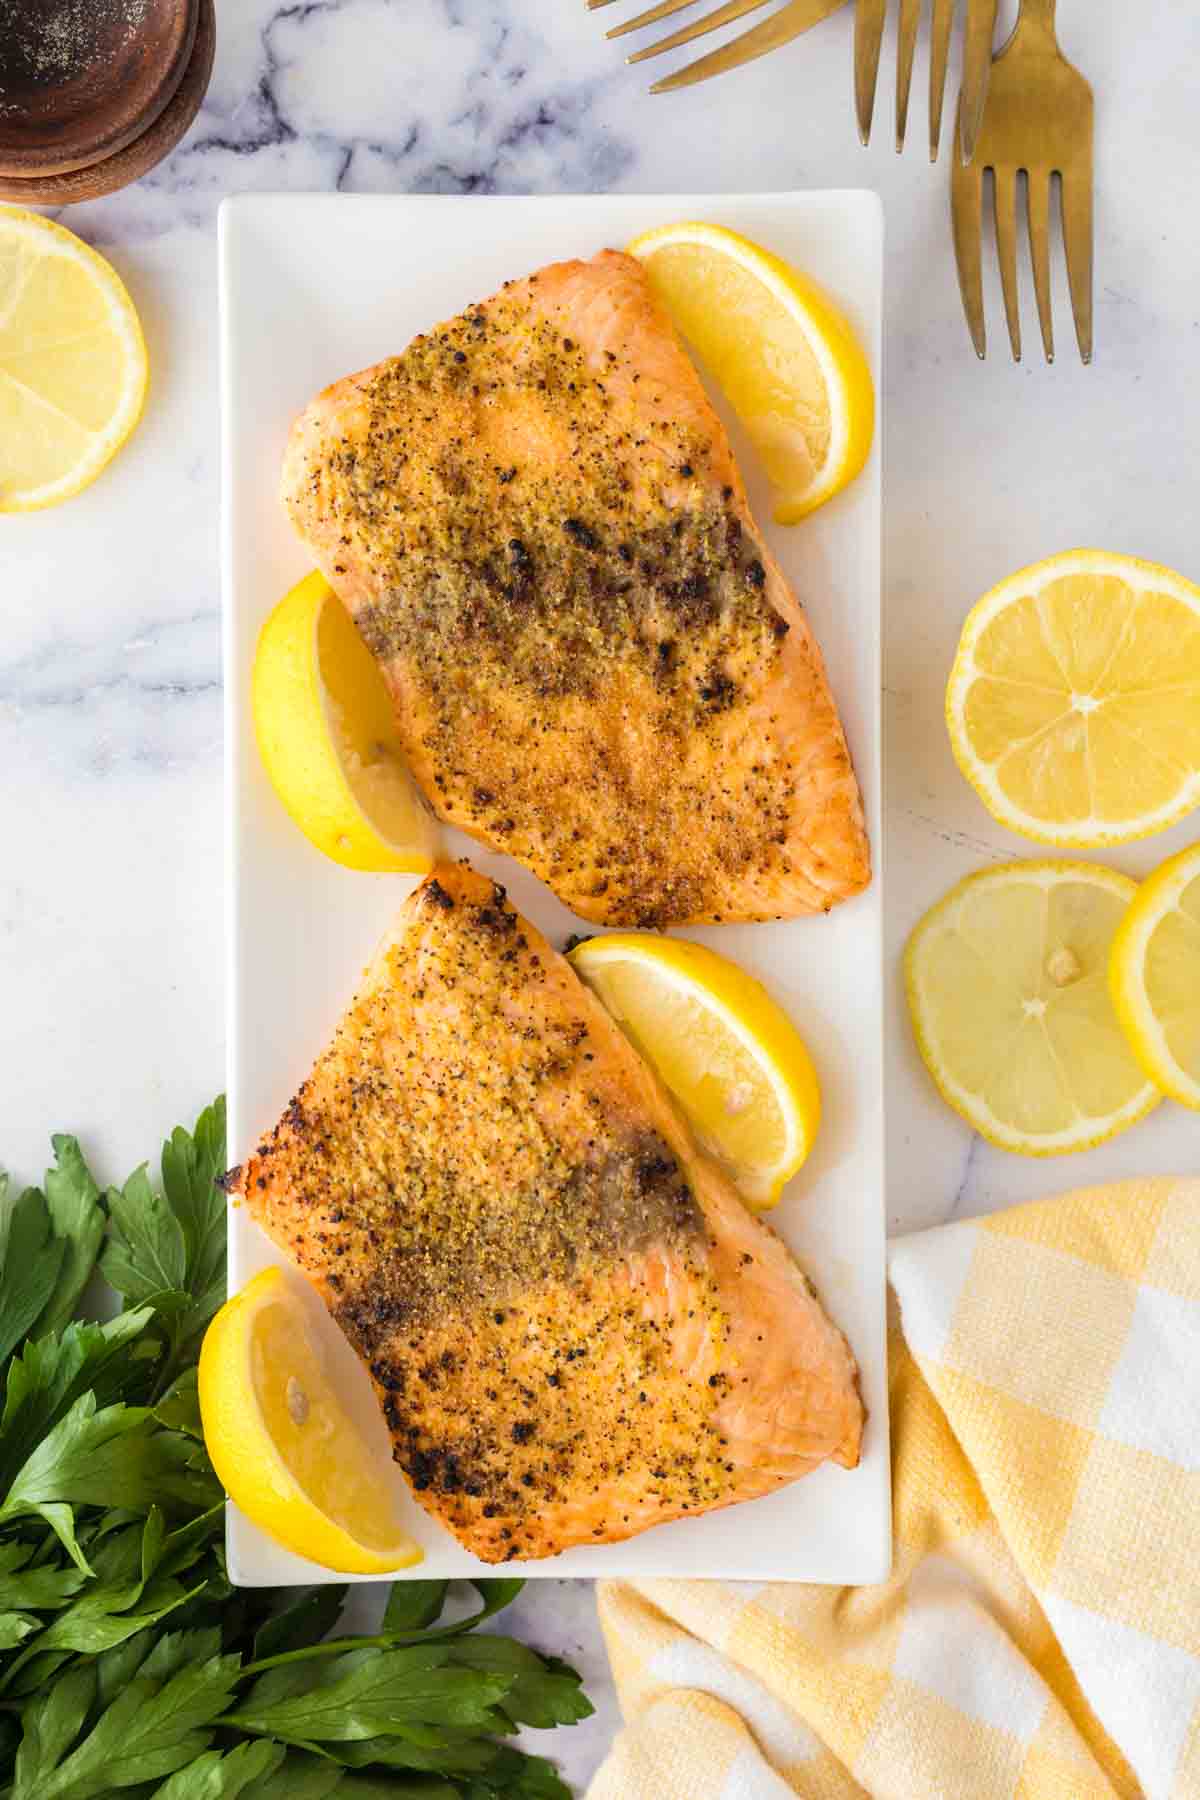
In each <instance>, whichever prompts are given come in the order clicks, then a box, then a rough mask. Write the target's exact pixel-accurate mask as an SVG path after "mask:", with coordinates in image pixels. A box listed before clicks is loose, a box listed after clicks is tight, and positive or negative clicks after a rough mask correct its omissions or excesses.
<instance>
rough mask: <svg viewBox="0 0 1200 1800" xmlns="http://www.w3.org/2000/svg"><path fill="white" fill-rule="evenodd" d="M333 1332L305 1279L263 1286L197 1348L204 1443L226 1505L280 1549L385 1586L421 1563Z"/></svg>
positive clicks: (252, 1289)
mask: <svg viewBox="0 0 1200 1800" xmlns="http://www.w3.org/2000/svg"><path fill="white" fill-rule="evenodd" d="M336 1329H337V1328H336V1326H335V1325H334V1324H333V1321H332V1320H331V1319H330V1318H329V1317H328V1315H327V1314H326V1312H325V1309H324V1307H323V1306H322V1305H321V1302H320V1301H319V1300H318V1299H317V1297H316V1295H315V1294H312V1293H310V1292H309V1291H308V1290H307V1289H306V1288H302V1286H301V1283H300V1281H299V1279H298V1278H289V1277H288V1276H287V1275H285V1274H284V1272H283V1270H282V1269H264V1270H263V1272H262V1274H261V1275H256V1276H255V1278H254V1280H253V1281H251V1282H250V1283H249V1285H248V1286H246V1287H245V1288H243V1289H242V1291H241V1293H240V1294H237V1295H235V1297H234V1298H233V1299H232V1300H228V1301H226V1303H225V1305H224V1306H223V1307H222V1308H221V1310H220V1312H219V1313H218V1314H217V1316H216V1318H215V1319H214V1320H213V1322H212V1324H211V1325H210V1326H209V1328H208V1332H207V1334H206V1335H205V1339H204V1343H203V1345H202V1347H201V1351H200V1413H201V1417H202V1419H203V1422H204V1441H205V1443H206V1444H207V1446H208V1454H209V1456H210V1457H211V1458H212V1465H213V1468H214V1469H215V1470H216V1472H217V1476H218V1478H219V1479H220V1481H221V1483H222V1485H223V1486H224V1488H225V1491H226V1492H227V1493H228V1495H229V1497H230V1499H231V1500H232V1501H234V1503H235V1504H236V1505H237V1506H240V1507H241V1509H242V1511H243V1512H244V1513H245V1514H246V1517H247V1518H248V1519H251V1520H253V1522H254V1524H256V1525H258V1526H260V1527H261V1528H262V1530H263V1531H265V1532H267V1533H268V1534H269V1535H270V1536H271V1537H273V1538H274V1539H275V1540H276V1542H277V1543H280V1544H283V1545H284V1546H285V1548H286V1549H288V1550H294V1551H295V1553H296V1554H297V1555H298V1556H306V1557H307V1558H308V1559H309V1561H310V1562H315V1563H320V1564H321V1565H322V1566H323V1567H324V1568H327V1569H336V1570H337V1571H338V1572H339V1573H340V1574H344V1575H383V1574H386V1573H387V1572H388V1571H389V1570H391V1569H405V1568H409V1567H411V1565H412V1564H413V1563H417V1562H420V1561H421V1559H422V1556H423V1554H424V1553H423V1551H422V1550H421V1547H420V1545H419V1544H416V1543H414V1542H413V1540H412V1539H411V1538H410V1537H408V1536H407V1535H406V1533H405V1532H404V1531H403V1530H402V1529H401V1528H400V1526H399V1524H398V1522H397V1520H396V1517H395V1506H394V1496H395V1493H396V1478H395V1472H394V1470H393V1468H392V1463H391V1459H390V1457H389V1455H388V1451H387V1447H386V1433H385V1431H384V1427H383V1422H382V1420H380V1421H379V1443H378V1444H372V1443H370V1442H369V1441H368V1438H367V1435H366V1434H365V1433H364V1432H363V1431H362V1430H361V1429H360V1427H359V1425H358V1423H357V1422H356V1421H355V1419H353V1418H352V1417H351V1416H350V1414H349V1412H348V1411H347V1410H346V1407H345V1405H344V1404H343V1401H342V1400H341V1398H340V1397H339V1386H340V1385H341V1384H340V1383H339V1382H338V1381H337V1380H336V1379H335V1375H334V1372H333V1371H332V1370H331V1367H330V1350H331V1349H332V1345H331V1343H330V1339H331V1336H332V1334H334V1333H335V1332H336ZM339 1347H340V1346H339Z"/></svg>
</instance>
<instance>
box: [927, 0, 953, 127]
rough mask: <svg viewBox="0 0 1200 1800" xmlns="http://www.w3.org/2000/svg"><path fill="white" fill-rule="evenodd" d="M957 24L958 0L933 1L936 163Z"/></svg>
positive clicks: (931, 95) (932, 106)
mask: <svg viewBox="0 0 1200 1800" xmlns="http://www.w3.org/2000/svg"><path fill="white" fill-rule="evenodd" d="M953 24H954V0H933V38H932V41H931V43H930V46H929V160H930V162H936V161H937V159H938V149H939V147H940V145H941V141H942V108H943V106H944V104H945V99H946V69H947V66H948V64H949V61H950V31H951V27H952V26H953Z"/></svg>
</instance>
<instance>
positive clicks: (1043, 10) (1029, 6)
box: [1017, 0, 1058, 38]
mask: <svg viewBox="0 0 1200 1800" xmlns="http://www.w3.org/2000/svg"><path fill="white" fill-rule="evenodd" d="M1057 10H1058V0H1021V12H1020V17H1019V18H1018V19H1017V30H1018V31H1021V30H1022V29H1025V28H1028V29H1032V30H1035V31H1042V32H1044V33H1045V34H1046V35H1047V36H1048V37H1051V38H1053V37H1054V35H1055V33H1054V15H1055V13H1056V12H1057Z"/></svg>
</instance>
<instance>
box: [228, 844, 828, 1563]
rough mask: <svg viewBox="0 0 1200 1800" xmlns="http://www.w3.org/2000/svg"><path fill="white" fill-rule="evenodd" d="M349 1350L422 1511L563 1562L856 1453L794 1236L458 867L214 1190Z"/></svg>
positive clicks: (824, 1323)
mask: <svg viewBox="0 0 1200 1800" xmlns="http://www.w3.org/2000/svg"><path fill="white" fill-rule="evenodd" d="M226 1185H227V1187H228V1188H229V1189H230V1190H231V1191H233V1192H235V1193H237V1194H240V1195H241V1196H242V1197H243V1199H244V1200H245V1202H246V1204H247V1205H248V1206H249V1208H250V1210H251V1211H252V1213H253V1215H254V1217H255V1218H256V1219H257V1220H258V1221H259V1222H260V1223H261V1224H262V1225H263V1226H264V1227H265V1228H266V1230H267V1231H268V1232H269V1233H270V1235H271V1237H272V1238H274V1240H275V1241H276V1243H278V1244H279V1245H281V1246H282V1247H283V1249H284V1250H286V1251H287V1252H288V1254H289V1255H290V1256H291V1257H292V1258H293V1259H294V1261H295V1262H296V1263H297V1264H298V1265H299V1267H300V1268H301V1269H302V1270H303V1271H304V1273H305V1274H306V1275H308V1276H309V1278H310V1279H311V1280H312V1281H313V1283H314V1284H315V1285H316V1287H317V1288H318V1290H319V1291H320V1293H321V1295H322V1297H323V1299H324V1300H325V1303H326V1305H327V1306H328V1307H329V1310H330V1312H331V1313H332V1314H333V1316H334V1318H335V1319H336V1320H337V1322H338V1324H339V1325H340V1326H341V1328H342V1330H343V1331H344V1332H345V1334H346V1336H347V1337H348V1338H349V1340H350V1342H351V1344H352V1345H353V1346H354V1348H355V1349H356V1350H357V1352H358V1354H359V1356H360V1357H361V1358H362V1360H363V1362H364V1363H365V1364H366V1365H367V1367H368V1369H369V1370H370V1373H371V1378H372V1380H373V1382H374V1384H375V1388H376V1391H377V1394H378V1397H379V1400H380V1404H381V1406H382V1408H383V1412H384V1416H385V1418H386V1420H387V1424H388V1427H389V1430H390V1431H391V1435H392V1441H393V1446H394V1449H393V1454H394V1456H395V1459H396V1461H397V1462H398V1463H399V1464H400V1466H401V1468H402V1469H403V1470H404V1473H405V1475H406V1476H407V1477H408V1480H409V1482H410V1483H411V1485H412V1487H413V1489H414V1491H415V1492H416V1494H417V1497H418V1499H419V1500H420V1501H421V1504H422V1505H423V1506H425V1507H426V1508H427V1510H428V1511H429V1512H431V1513H433V1514H434V1516H435V1517H436V1518H438V1519H440V1520H441V1521H442V1522H443V1523H444V1524H445V1525H447V1526H448V1527H449V1528H450V1530H451V1531H452V1532H453V1533H454V1534H455V1536H456V1537H458V1538H459V1539H460V1541H461V1542H462V1543H463V1544H465V1545H466V1546H467V1548H468V1549H469V1550H472V1551H474V1552H475V1554H476V1555H477V1556H480V1557H482V1558H484V1559H485V1560H486V1561H488V1562H503V1561H507V1560H509V1559H510V1558H513V1557H540V1556H550V1555H553V1554H554V1553H555V1552H557V1551H560V1550H564V1549H566V1548H567V1547H568V1546H570V1545H572V1544H590V1543H604V1542H611V1541H612V1540H614V1539H618V1538H626V1537H631V1536H633V1535H634V1534H635V1533H636V1532H639V1531H644V1530H645V1529H646V1528H647V1526H650V1525H655V1524H658V1523H660V1522H661V1521H663V1520H667V1519H675V1518H680V1517H682V1516H685V1515H688V1514H696V1513H704V1512H708V1511H710V1510H711V1509H712V1508H714V1507H719V1506H729V1505H731V1504H733V1503H734V1502H735V1501H738V1500H748V1499H752V1498H753V1497H755V1496H756V1495H760V1494H766V1493H770V1492H771V1491H772V1489H774V1488H777V1487H780V1486H781V1485H782V1484H784V1483H785V1482H789V1481H794V1480H795V1479H796V1478H797V1477H798V1476H800V1475H804V1474H806V1473H807V1472H808V1471H809V1470H810V1469H813V1468H815V1467H816V1466H817V1464H818V1463H822V1462H824V1461H826V1460H827V1459H830V1458H832V1459H833V1460H834V1461H835V1462H839V1463H841V1464H843V1465H844V1466H846V1467H850V1466H852V1465H853V1464H854V1463H855V1462H856V1461H857V1460H858V1454H859V1442H860V1439H861V1436H862V1428H863V1407H862V1402H861V1400H860V1398H859V1391H858V1384H857V1370H856V1366H855V1362H854V1358H853V1356H852V1355H851V1353H850V1350H849V1348H848V1346H847V1344H846V1341H845V1339H844V1338H843V1336H842V1334H841V1332H840V1331H838V1329H837V1328H836V1326H834V1325H832V1324H831V1323H830V1321H829V1319H828V1318H827V1317H826V1316H825V1313H824V1312H823V1311H822V1309H821V1307H820V1305H819V1303H818V1302H817V1300H816V1299H815V1297H814V1294H813V1289H812V1286H811V1283H810V1282H809V1281H808V1280H807V1278H806V1277H805V1275H804V1274H803V1273H802V1272H801V1270H800V1269H799V1268H798V1267H797V1265H796V1263H795V1262H794V1261H793V1260H792V1257H791V1255H790V1254H789V1252H788V1251H787V1250H786V1249H785V1247H784V1245H783V1243H782V1242H781V1241H780V1239H779V1238H778V1237H777V1236H776V1235H775V1233H774V1232H773V1231H771V1230H770V1229H769V1228H768V1227H767V1226H766V1225H764V1224H763V1223H762V1222H761V1221H760V1220H759V1219H757V1218H755V1217H754V1216H753V1215H752V1214H751V1213H749V1212H748V1211H747V1210H746V1208H745V1207H744V1206H743V1205H742V1203H741V1202H740V1201H739V1199H738V1197H737V1194H736V1193H735V1191H734V1189H733V1188H732V1187H731V1185H730V1183H729V1181H728V1180H727V1179H726V1177H725V1176H724V1174H723V1173H722V1172H721V1171H720V1170H719V1169H718V1168H717V1167H716V1166H715V1165H714V1164H713V1163H712V1162H710V1161H709V1160H708V1159H707V1158H706V1157H705V1156H703V1155H701V1154H700V1152H699V1151H698V1150H697V1148H696V1146H695V1144H694V1143H693V1142H692V1140H691V1138H690V1136H689V1134H688V1131H687V1130H686V1128H685V1127H684V1125H683V1124H682V1123H681V1122H680V1119H679V1117H678V1116H677V1114H676V1113H675V1112H674V1110H673V1109H672V1106H671V1104H670V1102H669V1101H668V1100H667V1098H666V1096H665V1094H664V1092H663V1090H662V1089H661V1088H660V1086H659V1085H658V1082H657V1079H656V1078H655V1076H654V1075H653V1074H652V1073H651V1071H650V1070H649V1069H648V1068H647V1066H646V1064H645V1063H643V1061H642V1060H641V1058H640V1057H639V1056H638V1054H637V1053H636V1051H635V1050H634V1049H633V1047H632V1045H631V1044H630V1043H629V1042H628V1040H627V1039H626V1038H625V1037H624V1036H623V1035H622V1034H621V1032H620V1030H619V1029H618V1027H617V1026H616V1025H615V1024H614V1023H613V1021H612V1020H611V1019H610V1017H609V1015H608V1014H607V1013H606V1012H605V1011H604V1009H603V1007H602V1006H601V1005H600V1003H599V1001H598V1000H597V999H596V998H595V996H594V995H593V994H592V993H591V991H590V990H589V989H588V988H586V987H585V986H584V985H583V983H582V982H581V981H580V980H579V979H578V977H577V976H576V975H575V973H574V970H573V969H572V968H571V967H570V964H569V963H567V962H566V960H565V959H564V958H563V957H561V956H559V955H557V954H556V953H555V951H553V950H552V949H551V948H550V946H549V944H548V943H547V942H546V940H545V939H544V938H543V937H542V936H541V935H540V933H539V932H538V931H536V930H535V929H534V927H533V926H532V925H530V924H529V923H528V921H527V920H525V919H523V918H522V917H520V915H519V914H518V913H517V912H515V911H514V909H513V907H512V906H511V905H510V904H509V902H508V901H507V899H506V897H505V893H504V890H503V888H501V887H497V886H495V885H493V883H492V882H490V881H488V880H486V879H485V878H484V877H482V876H480V875H478V874H476V873H475V872H474V871H472V870H471V869H470V868H468V867H467V866H466V865H464V864H443V865H441V866H439V867H437V868H436V869H435V871H434V873H433V874H432V875H431V876H430V877H429V878H428V879H427V880H426V881H425V882H424V883H423V884H422V886H421V887H419V888H418V889H417V890H416V892H415V893H414V894H413V895H412V897H411V898H410V899H409V900H408V901H407V902H406V903H405V905H404V906H403V908H402V909H401V912H400V916H399V918H398V920H397V922H396V925H395V927H394V929H393V931H392V932H391V933H390V935H389V937H388V938H387V940H386V941H385V943H384V944H383V946H382V948H381V949H380V951H379V953H378V955H377V957H376V959H375V961H374V962H373V963H372V965H371V967H370V968H369V969H368V970H367V972H366V976H365V978H364V982H363V985H362V988H361V990H360V992H359V994H358V996H357V998H356V999H355V1001H354V1002H353V1004H352V1005H351V1007H350V1010H349V1011H348V1013H347V1014H346V1016H345V1018H344V1019H343V1021H342V1023H341V1025H340V1027H339V1028H338V1031H337V1033H336V1035H335V1037H334V1039H333V1042H332V1044H331V1045H330V1047H329V1048H328V1049H327V1050H326V1051H325V1053H324V1055H322V1056H321V1058H320V1060H319V1061H318V1062H317V1065H316V1067H315V1068H314V1070H313V1072H312V1074H311V1076H310V1077H309V1079H308V1080H307V1081H306V1082H305V1083H304V1085H303V1086H302V1087H301V1089H300V1091H299V1092H298V1093H297V1095H296V1096H295V1098H294V1099H293V1101H292V1102H291V1104H290V1105H289V1107H288V1109H287V1111H286V1112H285V1113H284V1115H283V1117H282V1119H280V1121H279V1123H278V1124H277V1125H276V1126H275V1127H274V1128H273V1129H272V1130H271V1131H270V1132H269V1133H267V1134H266V1135H265V1136H264V1138H263V1140H262V1142H261V1143H260V1144H259V1145H258V1147H257V1149H256V1150H255V1152H254V1154H253V1155H252V1156H251V1157H250V1158H249V1160H248V1161H247V1162H246V1163H245V1165H244V1166H242V1167H239V1168H237V1169H235V1170H232V1171H231V1172H230V1174H229V1175H228V1176H227V1177H226Z"/></svg>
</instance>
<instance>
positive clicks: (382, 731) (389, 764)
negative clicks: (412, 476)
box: [252, 574, 435, 874]
mask: <svg viewBox="0 0 1200 1800" xmlns="http://www.w3.org/2000/svg"><path fill="white" fill-rule="evenodd" d="M252 704H253V712H254V729H255V733H256V735H257V738H258V747H259V750H260V751H261V753H262V759H263V762H264V764H265V765H266V770H267V773H268V775H269V776H270V777H271V781H272V784H273V785H274V788H275V792H276V793H277V794H278V795H279V798H280V799H281V800H282V801H283V804H284V806H285V807H286V808H287V810H288V812H289V813H290V814H291V815H292V818H293V819H294V820H295V821H296V824H297V825H298V826H299V827H300V829H301V831H302V832H303V833H304V835H305V837H307V838H308V839H309V841H310V842H311V843H314V844H315V845H316V846H317V849H318V850H323V851H324V853H325V855H326V856H328V857H331V858H332V859H333V861H334V862H337V863H343V864H344V865H345V866H346V867H347V868H350V869H375V870H388V869H393V870H407V871H410V872H412V873H416V874H422V873H424V872H425V871H426V870H428V869H429V868H431V867H432V864H433V850H434V844H435V830H434V825H433V821H432V820H431V818H430V817H429V814H428V813H427V812H426V810H425V807H424V805H423V804H422V802H421V799H420V796H419V795H418V793H417V790H416V787H415V785H414V783H413V780H412V777H411V776H410V775H409V773H408V768H407V765H406V764H405V761H404V754H403V751H402V750H401V747H400V743H399V740H398V738H397V736H396V727H395V722H394V718H393V713H392V702H391V698H390V696H389V694H388V691H387V688H386V686H385V684H384V680H383V676H382V675H381V674H380V672H379V667H378V664H377V663H376V661H375V658H374V657H373V656H372V655H371V652H370V651H369V650H368V649H367V647H366V645H365V644H364V643H363V641H362V639H361V637H360V636H359V634H358V631H357V629H356V628H355V625H354V621H353V620H352V619H351V617H350V615H349V613H348V612H347V611H346V609H345V607H344V606H343V605H342V603H341V601H340V600H339V599H338V597H337V595H336V594H335V593H334V591H333V589H332V588H331V587H330V585H329V583H328V582H327V581H326V580H325V577H324V576H323V575H319V574H313V575H309V576H306V577H305V579H304V580H303V581H300V582H297V584H296V586H295V587H294V588H293V589H292V590H291V592H290V593H288V594H286V595H285V596H284V598H283V599H282V600H281V601H280V602H279V605H278V606H277V607H276V608H275V610H274V612H273V613H272V614H271V616H270V618H269V619H268V620H267V622H266V624H265V625H264V626H263V628H262V633H261V635H260V637H259V640H258V649H257V651H256V653H255V658H254V675H253V696H252Z"/></svg>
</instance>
